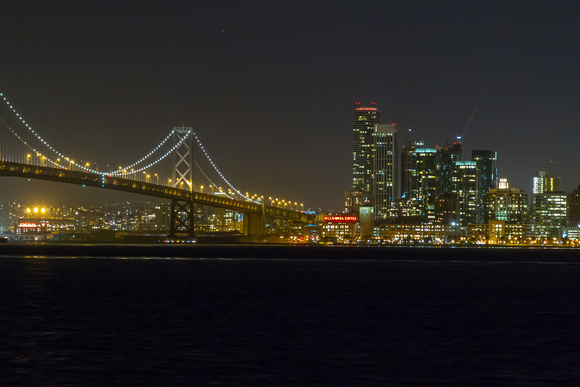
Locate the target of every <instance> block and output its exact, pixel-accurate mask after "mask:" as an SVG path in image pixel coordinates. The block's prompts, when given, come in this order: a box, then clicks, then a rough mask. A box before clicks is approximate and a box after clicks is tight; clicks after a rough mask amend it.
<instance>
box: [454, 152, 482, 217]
mask: <svg viewBox="0 0 580 387" xmlns="http://www.w3.org/2000/svg"><path fill="white" fill-rule="evenodd" d="M452 180H453V187H454V188H455V190H456V194H457V199H458V200H459V224H460V225H461V226H467V225H468V224H470V223H476V221H477V213H478V207H477V201H476V195H477V162H476V161H456V162H455V173H454V174H453V178H452Z"/></svg>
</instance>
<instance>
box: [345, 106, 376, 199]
mask: <svg viewBox="0 0 580 387" xmlns="http://www.w3.org/2000/svg"><path fill="white" fill-rule="evenodd" d="M354 113H355V114H354V125H353V129H352V189H353V190H357V191H360V192H361V193H362V196H363V199H362V200H363V202H364V201H369V200H370V196H371V194H372V191H373V143H374V136H373V135H374V133H375V126H376V125H378V124H379V123H380V122H381V113H380V112H379V111H378V109H377V107H376V105H375V104H374V103H372V102H371V104H370V105H368V106H362V105H361V104H360V103H358V102H357V103H356V105H355V109H354Z"/></svg>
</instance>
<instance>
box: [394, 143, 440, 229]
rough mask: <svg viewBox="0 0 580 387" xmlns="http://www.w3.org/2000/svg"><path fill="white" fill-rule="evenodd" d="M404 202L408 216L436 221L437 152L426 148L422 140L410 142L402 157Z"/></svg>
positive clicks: (405, 147)
mask: <svg viewBox="0 0 580 387" xmlns="http://www.w3.org/2000/svg"><path fill="white" fill-rule="evenodd" d="M401 164H402V166H401V171H402V179H401V182H402V184H403V192H402V200H403V201H404V202H405V203H406V204H407V205H406V208H407V213H408V214H407V216H417V217H420V218H423V219H424V220H425V221H433V220H434V219H435V201H436V200H437V173H438V172H437V150H436V149H435V148H425V147H424V142H423V141H422V140H413V141H408V142H407V144H406V145H405V146H404V147H403V154H402V157H401Z"/></svg>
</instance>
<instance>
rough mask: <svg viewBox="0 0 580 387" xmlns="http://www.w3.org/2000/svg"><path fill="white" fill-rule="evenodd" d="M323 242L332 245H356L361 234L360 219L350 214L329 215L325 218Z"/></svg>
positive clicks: (322, 232)
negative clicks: (359, 228)
mask: <svg viewBox="0 0 580 387" xmlns="http://www.w3.org/2000/svg"><path fill="white" fill-rule="evenodd" d="M323 219H324V220H323V223H322V230H321V234H320V236H321V240H322V241H323V242H332V243H354V242H355V241H356V239H357V236H358V234H359V230H358V217H357V216H356V215H348V214H335V215H332V214H329V215H325V216H324V217H323Z"/></svg>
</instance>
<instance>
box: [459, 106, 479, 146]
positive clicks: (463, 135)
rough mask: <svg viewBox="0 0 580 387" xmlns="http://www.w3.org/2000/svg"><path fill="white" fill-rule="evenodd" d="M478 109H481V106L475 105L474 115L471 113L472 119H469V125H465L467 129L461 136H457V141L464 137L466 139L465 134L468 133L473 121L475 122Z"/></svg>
mask: <svg viewBox="0 0 580 387" xmlns="http://www.w3.org/2000/svg"><path fill="white" fill-rule="evenodd" d="M478 108H479V105H475V110H473V113H471V117H469V121H468V122H467V125H465V129H463V133H461V136H457V139H458V140H459V141H461V140H462V139H463V137H465V132H467V129H468V128H469V125H471V121H473V117H475V113H477V109H478Z"/></svg>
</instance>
